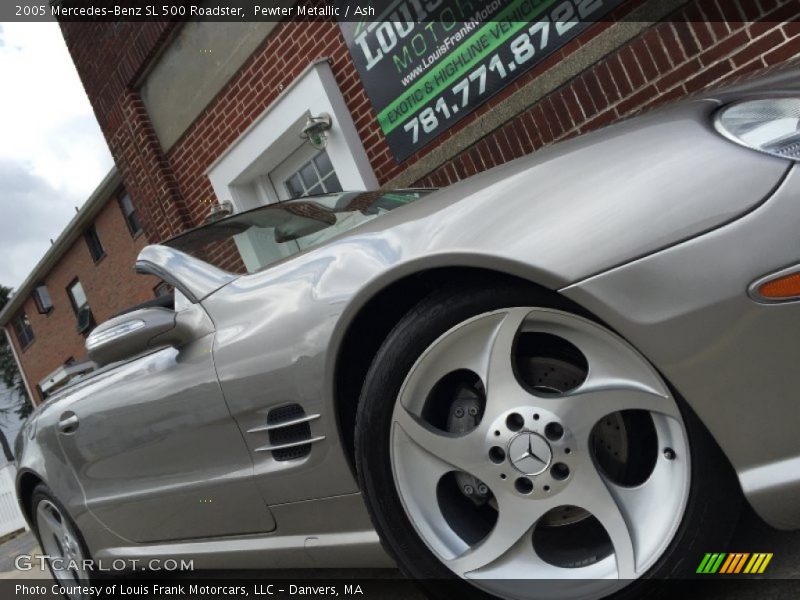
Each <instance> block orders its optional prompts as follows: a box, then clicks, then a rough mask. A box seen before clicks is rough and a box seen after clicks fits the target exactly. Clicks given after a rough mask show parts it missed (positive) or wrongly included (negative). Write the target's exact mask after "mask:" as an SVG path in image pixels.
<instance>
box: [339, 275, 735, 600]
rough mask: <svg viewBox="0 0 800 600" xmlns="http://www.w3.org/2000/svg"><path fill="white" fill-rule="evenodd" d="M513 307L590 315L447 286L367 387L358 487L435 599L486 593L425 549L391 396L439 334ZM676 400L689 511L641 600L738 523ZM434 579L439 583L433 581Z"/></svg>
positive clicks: (717, 469) (717, 455)
mask: <svg viewBox="0 0 800 600" xmlns="http://www.w3.org/2000/svg"><path fill="white" fill-rule="evenodd" d="M514 306H533V307H549V308H557V309H560V310H566V311H568V312H573V313H577V314H580V315H581V316H584V317H587V316H588V315H586V314H585V312H584V311H581V310H580V309H578V308H576V307H575V306H574V305H572V304H570V303H568V302H567V301H566V300H564V299H561V298H560V297H558V296H557V295H556V294H554V293H550V292H545V291H538V290H531V289H530V288H528V287H525V286H508V285H501V286H498V287H494V288H490V287H485V286H484V287H475V286H470V285H453V286H450V287H447V288H443V289H441V290H438V291H436V292H434V293H432V294H431V295H430V296H428V297H427V298H425V299H424V300H423V301H421V302H420V303H419V304H418V305H416V306H415V307H414V308H413V309H412V310H411V311H410V312H409V313H408V314H407V315H406V316H405V317H404V318H403V319H402V320H401V321H400V322H399V323H398V324H397V326H396V327H395V328H394V329H393V330H392V331H391V333H390V334H389V336H388V337H387V339H386V340H385V342H384V343H383V345H382V346H381V348H380V349H379V351H378V353H377V354H376V356H375V359H374V360H373V363H372V365H371V367H370V369H369V372H368V373H367V376H366V379H365V383H364V387H363V389H362V393H361V397H360V402H359V406H358V411H357V416H356V426H355V455H356V456H355V457H356V468H357V472H358V479H359V483H360V487H361V490H362V492H363V495H364V498H365V501H366V504H367V507H368V510H369V512H370V515H371V518H372V521H373V523H374V525H375V528H376V530H377V532H378V534H379V535H380V538H381V540H382V543H383V545H384V547H385V549H386V550H387V552H388V553H389V554H390V555H391V556H392V557H394V559H395V560H396V561H397V564H398V566H399V567H400V569H401V570H402V571H403V573H404V574H405V575H407V576H408V577H411V578H413V579H415V580H417V581H420V582H421V585H422V586H423V588H425V589H427V591H428V592H429V593H431V595H433V596H437V597H444V596H445V595H450V594H452V593H455V592H457V593H459V594H466V595H468V596H470V597H473V596H474V597H487V596H486V595H485V594H484V593H483V592H478V591H477V589H476V588H474V587H473V586H471V585H468V584H466V583H464V582H462V581H460V580H458V581H457V582H456V581H455V579H456V578H455V575H454V574H453V573H452V572H451V571H450V570H449V569H447V568H446V567H445V566H444V565H443V564H442V563H441V562H440V561H439V560H438V559H437V558H436V556H435V555H434V554H433V553H432V552H431V551H430V550H429V549H428V547H427V546H426V545H425V543H424V542H423V541H422V540H421V539H420V538H419V536H418V535H417V533H416V531H415V530H414V527H413V526H412V525H411V523H410V521H409V519H408V517H407V516H406V512H405V510H404V508H403V506H402V503H401V501H400V498H399V496H398V493H397V490H396V489H395V484H394V479H393V475H392V469H391V464H390V443H389V437H390V436H389V430H390V429H389V428H390V424H391V416H392V411H393V408H394V399H395V398H397V396H398V394H399V391H400V388H401V386H402V384H403V382H404V380H405V378H406V376H407V374H408V373H409V371H410V369H411V368H412V366H413V365H414V363H415V362H416V360H417V359H418V358H419V356H420V355H421V354H422V353H423V352H424V351H425V350H426V349H427V348H428V347H429V346H430V345H431V344H432V343H433V342H434V341H435V340H436V339H437V338H439V337H440V336H441V335H442V334H444V333H445V332H446V331H448V330H449V329H451V328H453V327H455V326H456V325H458V324H459V323H462V322H463V321H465V320H467V319H469V318H472V317H474V316H476V315H479V314H482V313H485V312H489V311H492V310H497V309H501V308H510V307H514ZM590 318H591V317H590ZM594 320H595V321H596V320H597V319H594ZM675 397H676V400H677V401H678V403H679V406H680V410H681V413H682V415H683V418H684V422H685V426H686V429H687V432H688V438H689V444H690V448H691V456H692V463H691V482H692V483H691V487H690V492H689V498H688V503H687V507H686V511H685V514H684V517H683V520H682V522H681V525H680V527H679V529H678V531H677V533H676V535H675V537H674V539H673V541H672V543H671V544H670V545H669V547H668V548H667V550H666V551H665V552H664V554H663V555H662V556H661V557H660V558H659V560H658V561H657V563H656V564H655V565H654V566H653V568H651V569H650V570H649V571H648V572H647V573H646V574H645V576H644V577H642V578H641V579H639V580H637V581H636V582H634V583H632V584H631V585H629V586H628V587H627V588H625V589H624V590H623V591H622V592H621V593H620V594H618V595H619V596H623V597H627V596H630V597H637V596H638V595H639V594H641V593H642V592H643V591H645V590H644V589H643V588H644V587H645V586H648V590H647V591H650V592H652V591H653V589H652V588H653V587H657V586H652V585H648V582H647V581H645V580H647V579H664V578H683V577H687V576H692V575H693V574H694V571H695V569H696V567H697V565H698V564H699V562H700V560H701V559H702V557H703V555H704V553H706V552H712V551H716V550H719V549H724V548H725V544H726V543H727V541H728V540H729V538H730V535H731V534H732V530H733V527H734V526H735V524H736V522H737V518H738V514H739V510H740V504H741V497H742V495H741V490H740V488H739V485H738V481H737V480H736V478H735V475H734V473H733V471H732V469H731V467H730V465H729V463H728V461H727V459H726V458H725V457H724V456H723V454H722V451H721V450H720V448H719V447H718V445H717V444H716V442H715V441H714V440H713V439H712V438H711V436H710V435H709V434H708V432H707V431H706V429H705V427H704V426H703V425H702V423H701V422H700V421H699V419H698V418H697V416H696V415H695V414H694V413H693V411H692V410H691V409H690V408H689V407H688V405H686V403H685V402H683V401H681V400H680V399H679V398H678V396H677V394H675ZM431 581H438V582H439V583H438V584H436V585H431V584H430V582H431ZM444 581H447V583H443V582H444ZM425 582H428V584H426V583H425ZM442 586H444V587H442ZM453 588H455V589H453Z"/></svg>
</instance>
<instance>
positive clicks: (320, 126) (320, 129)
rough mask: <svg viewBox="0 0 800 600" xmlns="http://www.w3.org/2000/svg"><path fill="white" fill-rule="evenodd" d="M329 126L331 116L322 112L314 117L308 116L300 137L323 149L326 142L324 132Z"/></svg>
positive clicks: (326, 137) (326, 135)
mask: <svg viewBox="0 0 800 600" xmlns="http://www.w3.org/2000/svg"><path fill="white" fill-rule="evenodd" d="M330 128H331V116H330V115H329V114H328V113H326V112H324V113H320V114H319V116H316V117H308V120H307V121H306V124H305V125H304V126H303V130H302V132H301V133H300V137H301V138H302V139H304V140H307V141H308V143H309V144H311V145H312V146H314V148H316V149H318V150H323V149H324V148H325V146H326V145H327V143H328V134H326V133H325V132H326V131H328V130H329V129H330Z"/></svg>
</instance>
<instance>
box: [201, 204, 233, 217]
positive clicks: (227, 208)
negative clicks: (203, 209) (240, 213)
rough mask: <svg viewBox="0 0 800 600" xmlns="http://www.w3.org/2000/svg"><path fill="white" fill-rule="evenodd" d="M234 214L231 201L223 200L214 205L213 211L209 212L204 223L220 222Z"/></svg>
mask: <svg viewBox="0 0 800 600" xmlns="http://www.w3.org/2000/svg"><path fill="white" fill-rule="evenodd" d="M232 214H233V203H232V202H231V201H230V200H223V201H222V202H220V203H219V204H212V205H211V210H210V211H208V216H207V217H206V220H205V221H204V223H212V222H214V221H219V220H220V219H224V218H225V217H228V216H230V215H232Z"/></svg>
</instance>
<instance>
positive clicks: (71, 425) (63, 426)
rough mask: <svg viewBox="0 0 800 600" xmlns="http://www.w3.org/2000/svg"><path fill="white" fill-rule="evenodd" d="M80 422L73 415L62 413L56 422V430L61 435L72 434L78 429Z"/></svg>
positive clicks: (76, 416)
mask: <svg viewBox="0 0 800 600" xmlns="http://www.w3.org/2000/svg"><path fill="white" fill-rule="evenodd" d="M79 423H80V420H79V419H78V415H76V414H75V413H64V414H63V415H61V419H60V420H59V422H58V430H59V431H60V432H61V433H72V432H74V431H75V430H76V429H78V424H79Z"/></svg>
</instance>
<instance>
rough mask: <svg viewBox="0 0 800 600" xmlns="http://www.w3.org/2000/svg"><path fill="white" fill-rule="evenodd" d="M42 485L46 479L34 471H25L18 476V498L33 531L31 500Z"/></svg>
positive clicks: (23, 513)
mask: <svg viewBox="0 0 800 600" xmlns="http://www.w3.org/2000/svg"><path fill="white" fill-rule="evenodd" d="M40 483H44V479H42V478H41V477H40V476H39V475H38V474H37V473H35V472H34V471H31V470H28V469H24V470H22V471H20V473H18V474H17V498H18V499H19V505H20V508H21V509H22V515H23V516H24V517H25V520H26V521H27V522H28V525H29V526H30V528H31V529H33V515H32V514H31V508H32V507H31V498H32V497H33V490H34V489H35V488H36V486H37V485H39V484H40Z"/></svg>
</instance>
